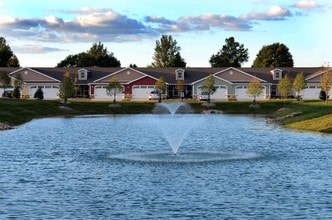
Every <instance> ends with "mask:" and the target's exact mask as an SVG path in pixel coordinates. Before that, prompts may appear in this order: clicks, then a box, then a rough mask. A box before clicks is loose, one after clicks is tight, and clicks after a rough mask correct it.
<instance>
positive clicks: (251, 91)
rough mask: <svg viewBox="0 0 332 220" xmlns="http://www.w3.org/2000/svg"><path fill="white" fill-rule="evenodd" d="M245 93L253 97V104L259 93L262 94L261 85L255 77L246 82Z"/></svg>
mask: <svg viewBox="0 0 332 220" xmlns="http://www.w3.org/2000/svg"><path fill="white" fill-rule="evenodd" d="M246 93H247V94H248V95H250V96H252V97H254V100H253V102H254V104H256V97H258V96H260V95H261V94H263V87H262V86H261V82H260V81H259V80H258V79H256V78H253V79H252V80H251V81H250V83H249V84H248V88H247V91H246Z"/></svg>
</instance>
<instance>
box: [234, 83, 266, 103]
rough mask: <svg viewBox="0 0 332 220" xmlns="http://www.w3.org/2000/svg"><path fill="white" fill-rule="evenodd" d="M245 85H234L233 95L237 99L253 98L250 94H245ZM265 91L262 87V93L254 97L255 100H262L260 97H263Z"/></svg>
mask: <svg viewBox="0 0 332 220" xmlns="http://www.w3.org/2000/svg"><path fill="white" fill-rule="evenodd" d="M247 88H248V87H247V86H236V87H235V97H236V99H237V100H241V99H242V100H251V99H253V97H252V96H249V95H248V94H247ZM265 92H266V88H265V87H263V93H262V94H261V95H260V96H258V97H256V100H262V99H265Z"/></svg>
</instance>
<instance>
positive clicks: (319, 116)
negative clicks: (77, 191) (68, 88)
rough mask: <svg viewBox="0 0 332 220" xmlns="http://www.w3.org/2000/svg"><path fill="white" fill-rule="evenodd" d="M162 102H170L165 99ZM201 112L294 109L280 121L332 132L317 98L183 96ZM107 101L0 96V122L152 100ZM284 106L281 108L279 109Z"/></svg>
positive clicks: (148, 107) (331, 109) (145, 105)
mask: <svg viewBox="0 0 332 220" xmlns="http://www.w3.org/2000/svg"><path fill="white" fill-rule="evenodd" d="M164 102H174V100H165V101H164ZM185 102H187V103H189V104H190V105H191V106H192V108H193V109H194V111H195V113H201V112H202V111H204V110H206V109H215V110H220V111H222V112H224V113H228V114H265V115H270V116H271V117H283V116H287V115H290V114H292V113H294V112H301V114H299V115H297V116H295V117H284V118H283V119H282V120H281V121H280V123H281V124H283V125H284V126H287V127H289V128H293V129H301V130H311V131H321V132H327V133H332V127H331V126H332V102H331V103H328V104H325V102H320V101H305V102H301V103H294V102H293V100H287V101H285V102H284V101H281V100H271V101H260V102H258V104H259V105H260V108H251V107H250V104H252V102H250V101H249V102H238V101H234V102H230V101H229V102H228V101H227V102H215V104H216V105H215V106H214V107H210V108H208V107H205V106H202V103H204V102H198V101H195V100H185ZM111 103H112V101H111V100H110V101H109V102H107V101H104V102H102V101H90V100H70V103H69V104H68V107H69V108H70V109H69V110H68V109H63V108H60V103H59V101H48V100H43V101H37V100H14V99H0V123H8V124H10V125H14V126H15V125H20V124H23V123H26V122H28V121H30V120H32V119H34V118H43V117H59V116H61V117H72V116H74V115H87V114H148V113H151V112H152V109H153V108H154V105H155V103H156V101H141V102H135V101H121V102H118V104H120V105H121V107H112V108H111V107H109V105H110V104H111ZM280 109H284V110H283V111H279V110H280Z"/></svg>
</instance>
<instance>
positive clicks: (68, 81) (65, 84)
mask: <svg viewBox="0 0 332 220" xmlns="http://www.w3.org/2000/svg"><path fill="white" fill-rule="evenodd" d="M74 91H75V85H74V82H73V79H72V78H71V77H70V73H69V72H66V73H65V74H64V76H63V80H62V82H61V84H60V89H59V97H60V98H62V99H63V100H64V102H63V105H64V106H66V105H67V100H68V98H70V97H72V96H73V93H74Z"/></svg>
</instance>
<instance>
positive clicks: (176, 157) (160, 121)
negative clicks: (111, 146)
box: [112, 102, 259, 163]
mask: <svg viewBox="0 0 332 220" xmlns="http://www.w3.org/2000/svg"><path fill="white" fill-rule="evenodd" d="M152 113H153V114H152V115H151V116H150V117H149V118H148V119H147V120H146V121H145V123H146V125H148V124H149V122H151V124H152V126H153V127H154V128H156V129H157V130H159V131H160V133H161V134H162V135H161V136H160V137H163V138H165V140H166V141H167V143H168V144H169V146H170V147H171V151H164V152H159V151H153V152H143V153H131V154H129V153H128V154H124V155H115V156H114V155H113V156H112V158H113V159H120V160H126V161H140V162H161V163H193V162H195V163H196V162H217V161H225V160H239V159H252V158H257V157H259V155H257V154H255V153H234V152H219V151H213V150H209V146H201V150H197V148H196V150H192V149H189V150H188V149H185V150H181V151H179V148H180V147H181V145H182V144H183V142H184V140H186V138H187V137H188V136H189V135H190V134H192V135H191V136H190V138H191V140H188V141H192V142H194V143H195V145H197V146H200V139H199V138H202V136H200V137H199V136H197V134H193V133H191V132H194V131H195V130H196V129H200V128H201V126H202V125H204V123H205V122H206V119H207V118H208V117H209V116H207V115H205V114H204V115H203V114H202V115H197V114H192V113H194V111H193V109H192V108H191V106H190V105H189V104H187V103H183V102H172V103H157V104H156V106H155V108H154V109H153V111H152ZM211 117H212V115H211ZM214 117H217V116H216V115H214ZM205 124H206V123H205ZM202 135H203V137H204V134H202Z"/></svg>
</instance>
